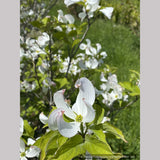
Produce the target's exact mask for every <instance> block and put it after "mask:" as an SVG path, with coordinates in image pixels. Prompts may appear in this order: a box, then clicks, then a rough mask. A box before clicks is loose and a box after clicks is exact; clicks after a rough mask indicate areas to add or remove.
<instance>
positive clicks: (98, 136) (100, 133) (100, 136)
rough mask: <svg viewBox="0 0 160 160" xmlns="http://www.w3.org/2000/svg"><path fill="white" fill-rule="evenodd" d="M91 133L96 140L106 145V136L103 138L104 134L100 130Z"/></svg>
mask: <svg viewBox="0 0 160 160" xmlns="http://www.w3.org/2000/svg"><path fill="white" fill-rule="evenodd" d="M92 131H93V132H94V134H95V135H96V136H97V138H98V139H99V140H100V141H102V142H104V143H106V144H107V142H106V136H105V134H104V133H103V131H102V130H100V129H98V130H96V129H92Z"/></svg>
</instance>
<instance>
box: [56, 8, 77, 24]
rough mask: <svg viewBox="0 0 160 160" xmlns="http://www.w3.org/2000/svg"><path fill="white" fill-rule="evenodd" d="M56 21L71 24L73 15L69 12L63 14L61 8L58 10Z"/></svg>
mask: <svg viewBox="0 0 160 160" xmlns="http://www.w3.org/2000/svg"><path fill="white" fill-rule="evenodd" d="M58 21H59V22H62V23H67V22H68V23H69V24H73V23H74V21H75V20H74V17H73V16H72V15H71V14H66V15H63V11H62V10H58Z"/></svg>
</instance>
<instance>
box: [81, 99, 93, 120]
mask: <svg viewBox="0 0 160 160" xmlns="http://www.w3.org/2000/svg"><path fill="white" fill-rule="evenodd" d="M84 103H85V105H86V108H87V111H86V113H85V115H84V116H83V122H92V121H93V120H94V118H95V110H94V109H93V108H92V106H91V105H90V104H89V103H88V102H86V101H85V100H84Z"/></svg>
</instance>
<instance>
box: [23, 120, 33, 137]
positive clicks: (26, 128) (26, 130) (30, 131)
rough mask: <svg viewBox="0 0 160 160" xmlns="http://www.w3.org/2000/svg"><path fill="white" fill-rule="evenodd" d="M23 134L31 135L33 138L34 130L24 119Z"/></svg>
mask: <svg viewBox="0 0 160 160" xmlns="http://www.w3.org/2000/svg"><path fill="white" fill-rule="evenodd" d="M23 135H24V136H27V137H31V138H33V137H34V130H33V128H32V127H31V126H30V125H29V123H28V121H27V120H24V134H23Z"/></svg>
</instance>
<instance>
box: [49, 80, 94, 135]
mask: <svg viewBox="0 0 160 160" xmlns="http://www.w3.org/2000/svg"><path fill="white" fill-rule="evenodd" d="M75 87H76V88H79V94H78V96H77V99H76V102H75V104H74V105H73V106H72V109H71V108H70V107H69V106H68V105H67V103H65V100H64V96H63V94H64V92H65V90H60V91H58V92H56V93H55V94H54V102H55V104H56V107H57V109H56V110H54V111H53V112H52V113H51V114H50V116H49V119H48V126H49V128H50V129H52V130H56V129H58V130H59V132H60V133H61V135H63V136H65V137H72V136H74V135H76V134H77V132H78V131H79V132H80V124H81V123H86V122H92V121H93V120H94V118H95V111H94V109H93V108H92V105H93V103H94V100H95V89H94V87H93V85H92V83H91V82H90V81H89V80H88V79H87V78H85V77H83V78H81V79H79V80H77V82H76V83H75ZM63 114H65V115H66V116H67V117H69V118H71V119H72V120H73V122H69V123H68V122H65V121H64V119H63Z"/></svg>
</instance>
